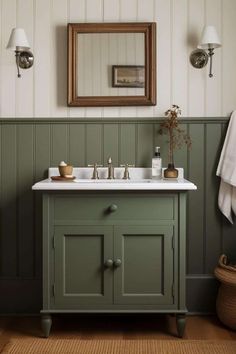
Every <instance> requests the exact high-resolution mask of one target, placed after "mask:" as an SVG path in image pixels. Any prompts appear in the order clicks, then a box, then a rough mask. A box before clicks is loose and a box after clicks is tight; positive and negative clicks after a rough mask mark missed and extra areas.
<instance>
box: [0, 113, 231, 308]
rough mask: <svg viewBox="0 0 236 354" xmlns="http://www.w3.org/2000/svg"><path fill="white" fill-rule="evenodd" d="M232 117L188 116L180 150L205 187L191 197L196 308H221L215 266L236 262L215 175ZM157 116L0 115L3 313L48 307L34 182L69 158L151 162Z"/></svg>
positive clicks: (192, 303) (178, 158)
mask: <svg viewBox="0 0 236 354" xmlns="http://www.w3.org/2000/svg"><path fill="white" fill-rule="evenodd" d="M227 121H228V119H227V118H207V119H200V118H199V119H198V118H194V119H182V120H181V122H182V124H183V126H184V128H185V129H187V130H188V131H189V133H190V134H191V137H192V141H193V146H192V149H191V150H190V151H187V150H186V148H183V149H181V150H179V151H177V152H176V154H175V162H176V166H179V167H184V168H185V171H186V177H187V178H189V179H190V180H191V181H193V182H194V183H196V184H197V186H198V191H197V192H190V193H189V197H188V215H187V216H188V218H187V219H188V228H187V230H188V241H187V273H188V275H187V302H188V308H189V309H190V310H191V311H200V312H202V311H203V312H208V311H212V310H214V302H215V294H216V289H217V283H216V281H215V279H214V277H213V275H212V274H213V270H214V267H215V266H216V264H217V261H218V257H219V255H220V254H221V253H223V252H224V253H226V254H227V255H228V256H229V257H231V259H232V260H235V261H236V227H235V226H233V227H232V226H231V225H230V224H229V223H228V222H227V221H226V220H225V219H224V218H223V217H222V215H221V214H220V212H219V210H218V208H217V195H218V186H219V179H218V178H217V177H216V176H215V171H216V166H217V162H218V159H219V154H220V149H221V146H222V142H223V138H224V134H225V131H226V125H227ZM159 122H160V120H154V119H143V118H142V119H137V118H136V119H129V118H128V119H116V120H114V119H106V120H100V119H97V120H96V119H93V120H92V119H86V120H79V119H1V120H0V136H1V144H0V156H1V159H0V172H1V173H0V187H1V188H0V293H1V303H0V312H2V313H3V312H37V311H38V310H39V309H40V308H41V298H42V297H41V248H42V244H41V230H42V228H41V221H42V218H41V197H40V193H33V192H32V191H31V186H32V184H33V183H34V182H36V181H39V180H41V179H43V178H45V177H46V171H47V168H48V167H49V166H56V165H57V164H58V162H59V161H61V160H65V161H69V162H71V163H72V164H73V165H75V166H86V165H87V164H89V163H92V162H95V161H96V162H98V163H100V164H105V163H106V159H107V157H108V156H110V155H111V156H112V158H113V161H114V164H115V165H119V164H121V163H130V164H134V163H135V165H136V166H142V167H144V166H145V167H148V166H150V164H151V158H152V154H153V148H154V146H155V145H159V146H161V152H162V157H163V161H164V164H166V163H167V146H166V137H160V136H159V135H158V134H157V132H158V126H159Z"/></svg>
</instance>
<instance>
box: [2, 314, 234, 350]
mask: <svg viewBox="0 0 236 354" xmlns="http://www.w3.org/2000/svg"><path fill="white" fill-rule="evenodd" d="M41 336H42V333H41V330H40V317H37V316H33V317H32V316H31V317H29V316H27V317H19V316H18V317H0V340H1V342H5V343H7V342H8V341H9V340H10V339H11V338H13V337H28V338H32V337H41ZM50 337H51V338H61V339H63V338H81V339H124V340H125V339H176V338H177V333H176V326H175V317H174V316H170V315H165V316H164V315H132V316H131V315H129V316H128V315H123V316H121V315H119V316H114V315H106V316H105V315H96V316H95V315H63V316H62V315H54V316H53V326H52V331H51V336H50ZM184 338H185V339H196V340H232V339H233V340H236V331H235V332H234V331H232V330H230V329H227V328H226V327H224V326H223V325H222V324H221V323H220V322H219V320H218V319H217V318H216V317H214V316H188V317H187V325H186V330H185V336H184Z"/></svg>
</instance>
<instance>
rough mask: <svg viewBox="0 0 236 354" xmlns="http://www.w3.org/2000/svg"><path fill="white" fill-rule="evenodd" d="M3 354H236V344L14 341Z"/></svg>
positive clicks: (146, 341) (180, 341) (4, 349)
mask: <svg viewBox="0 0 236 354" xmlns="http://www.w3.org/2000/svg"><path fill="white" fill-rule="evenodd" d="M2 353H20V354H27V353H31V354H39V353H40V354H43V353H56V354H58V353H59V354H60V353H63V354H66V353H78V354H235V353H236V341H224V340H221V341H209V340H204V341H200V340H79V339H64V340H63V339H17V338H15V339H11V340H10V342H9V343H7V344H6V345H5V347H4V348H3V349H2Z"/></svg>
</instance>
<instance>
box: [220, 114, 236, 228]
mask: <svg viewBox="0 0 236 354" xmlns="http://www.w3.org/2000/svg"><path fill="white" fill-rule="evenodd" d="M216 175H217V176H220V177H221V183H220V189H219V197H218V205H219V208H220V210H221V211H222V213H223V214H224V215H225V216H226V217H227V218H228V219H229V221H230V222H231V223H232V224H233V219H232V211H233V213H234V214H235V215H236V111H234V112H233V113H232V115H231V118H230V122H229V126H228V129H227V133H226V137H225V141H224V145H223V149H222V151H221V155H220V161H219V164H218V168H217V172H216Z"/></svg>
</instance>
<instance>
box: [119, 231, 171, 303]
mask: <svg viewBox="0 0 236 354" xmlns="http://www.w3.org/2000/svg"><path fill="white" fill-rule="evenodd" d="M172 236H173V226H148V225H147V226H121V227H120V226H116V227H115V232H114V287H115V290H114V299H115V303H116V304H147V305H148V304H149V305H151V304H154V305H159V304H160V305H164V304H166V305H167V304H168V305H170V304H173V303H174V299H173V291H172V287H173V267H174V263H173V262H174V252H173V242H172Z"/></svg>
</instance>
